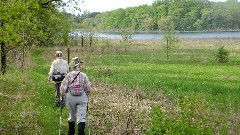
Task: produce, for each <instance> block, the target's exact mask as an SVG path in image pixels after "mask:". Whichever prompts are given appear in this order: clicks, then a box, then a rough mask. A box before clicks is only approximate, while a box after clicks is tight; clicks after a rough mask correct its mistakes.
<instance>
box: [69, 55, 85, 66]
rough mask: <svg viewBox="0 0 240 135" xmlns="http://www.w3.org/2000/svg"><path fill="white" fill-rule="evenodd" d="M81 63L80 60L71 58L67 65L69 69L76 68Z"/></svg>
mask: <svg viewBox="0 0 240 135" xmlns="http://www.w3.org/2000/svg"><path fill="white" fill-rule="evenodd" d="M82 63H83V61H82V59H81V58H78V57H74V58H72V60H71V62H70V63H69V67H76V66H81V65H82Z"/></svg>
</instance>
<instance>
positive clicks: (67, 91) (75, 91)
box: [60, 57, 92, 135]
mask: <svg viewBox="0 0 240 135" xmlns="http://www.w3.org/2000/svg"><path fill="white" fill-rule="evenodd" d="M82 64H83V61H82V60H81V59H80V58H79V57H75V58H73V59H72V60H71V62H70V63H69V66H70V67H72V68H73V71H71V72H69V73H68V74H67V75H66V77H65V78H64V79H63V81H62V84H61V87H60V95H61V96H62V97H63V96H64V95H65V97H66V101H65V104H66V107H67V109H68V114H69V117H68V123H69V129H68V135H74V133H75V122H77V125H78V135H85V133H84V129H85V123H86V113H87V105H88V95H89V93H90V91H91V90H92V87H91V83H90V81H89V79H88V76H87V75H86V74H85V73H83V72H81V71H80V69H81V67H82Z"/></svg>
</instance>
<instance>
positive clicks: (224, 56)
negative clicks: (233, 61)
mask: <svg viewBox="0 0 240 135" xmlns="http://www.w3.org/2000/svg"><path fill="white" fill-rule="evenodd" d="M228 56H229V52H228V50H226V49H224V46H222V47H220V48H219V49H218V53H217V55H216V58H217V60H218V62H220V63H226V62H228Z"/></svg>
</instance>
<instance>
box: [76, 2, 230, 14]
mask: <svg viewBox="0 0 240 135" xmlns="http://www.w3.org/2000/svg"><path fill="white" fill-rule="evenodd" d="M154 1H155V0H84V3H81V4H80V8H81V10H82V11H84V10H87V11H90V12H104V11H111V10H114V9H118V8H127V7H132V6H139V5H142V4H148V5H151V4H152V3H153V2H154ZM210 1H226V0H210Z"/></svg>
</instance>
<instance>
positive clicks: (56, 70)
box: [48, 51, 69, 107]
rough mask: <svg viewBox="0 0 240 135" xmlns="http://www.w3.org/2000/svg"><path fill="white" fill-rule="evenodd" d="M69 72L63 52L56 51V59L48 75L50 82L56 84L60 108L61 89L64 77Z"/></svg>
mask: <svg viewBox="0 0 240 135" xmlns="http://www.w3.org/2000/svg"><path fill="white" fill-rule="evenodd" d="M68 72H69V67H68V63H67V61H66V60H64V59H63V57H62V52H61V51H56V59H55V60H54V61H53V62H52V65H51V68H50V71H49V73H48V75H49V76H48V82H51V81H53V82H54V88H55V92H56V106H57V107H59V106H60V92H59V88H60V86H61V82H62V80H63V79H64V77H65V76H66V75H67V73H68Z"/></svg>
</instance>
